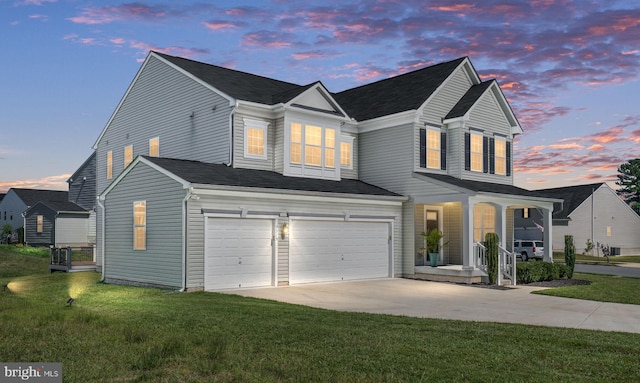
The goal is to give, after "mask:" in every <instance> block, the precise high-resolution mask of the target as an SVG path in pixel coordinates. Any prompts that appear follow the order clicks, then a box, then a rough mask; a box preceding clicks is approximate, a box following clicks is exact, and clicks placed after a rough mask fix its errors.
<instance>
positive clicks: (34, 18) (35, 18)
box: [29, 15, 49, 21]
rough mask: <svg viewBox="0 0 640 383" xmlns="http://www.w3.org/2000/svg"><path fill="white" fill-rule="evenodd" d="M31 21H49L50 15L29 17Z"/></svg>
mask: <svg viewBox="0 0 640 383" xmlns="http://www.w3.org/2000/svg"><path fill="white" fill-rule="evenodd" d="M29 18H30V19H31V20H40V21H49V16H48V15H29Z"/></svg>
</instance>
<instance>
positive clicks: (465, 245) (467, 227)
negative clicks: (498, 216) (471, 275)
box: [462, 199, 476, 270]
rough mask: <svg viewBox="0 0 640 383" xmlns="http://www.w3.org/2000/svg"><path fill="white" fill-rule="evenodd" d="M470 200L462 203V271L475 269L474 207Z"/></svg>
mask: <svg viewBox="0 0 640 383" xmlns="http://www.w3.org/2000/svg"><path fill="white" fill-rule="evenodd" d="M474 205H475V203H473V202H472V201H470V200H469V199H467V200H465V201H462V270H473V269H475V266H476V262H475V259H473V206H474Z"/></svg>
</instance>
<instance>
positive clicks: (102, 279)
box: [96, 197, 107, 282]
mask: <svg viewBox="0 0 640 383" xmlns="http://www.w3.org/2000/svg"><path fill="white" fill-rule="evenodd" d="M96 201H97V202H98V206H100V209H102V217H101V219H100V221H101V223H102V225H101V228H100V231H101V232H102V233H101V234H102V242H101V243H100V252H101V253H102V278H100V282H104V275H105V273H104V270H105V264H106V263H105V258H106V257H107V255H106V254H105V245H104V243H105V239H106V238H105V237H104V233H105V229H104V223H105V215H106V214H107V213H106V211H105V209H104V205H103V204H102V203H101V202H100V201H102V200H101V199H100V197H97V198H96Z"/></svg>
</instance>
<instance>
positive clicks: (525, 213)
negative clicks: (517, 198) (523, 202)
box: [522, 207, 529, 218]
mask: <svg viewBox="0 0 640 383" xmlns="http://www.w3.org/2000/svg"><path fill="white" fill-rule="evenodd" d="M522 218H529V208H528V207H525V208H524V209H522Z"/></svg>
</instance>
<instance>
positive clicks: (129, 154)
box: [124, 145, 133, 168]
mask: <svg viewBox="0 0 640 383" xmlns="http://www.w3.org/2000/svg"><path fill="white" fill-rule="evenodd" d="M131 161H133V145H129V146H125V147H124V167H125V168H126V167H127V166H129V164H130V163H131Z"/></svg>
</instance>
